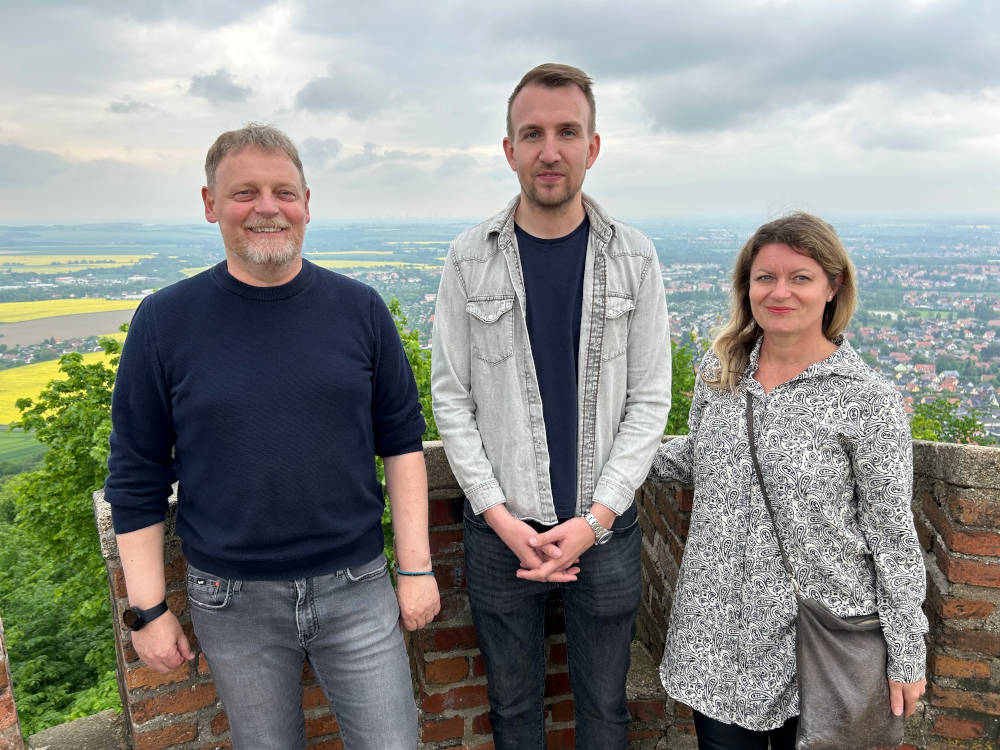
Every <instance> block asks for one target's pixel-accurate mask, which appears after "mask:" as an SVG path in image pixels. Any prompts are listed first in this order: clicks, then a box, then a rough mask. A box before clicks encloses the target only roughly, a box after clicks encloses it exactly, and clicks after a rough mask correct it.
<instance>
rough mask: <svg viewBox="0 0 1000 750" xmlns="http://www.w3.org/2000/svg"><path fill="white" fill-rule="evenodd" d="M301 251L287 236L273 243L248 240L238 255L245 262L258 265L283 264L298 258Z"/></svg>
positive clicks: (298, 245) (296, 243) (300, 247)
mask: <svg viewBox="0 0 1000 750" xmlns="http://www.w3.org/2000/svg"><path fill="white" fill-rule="evenodd" d="M275 245H277V246H275ZM301 252H302V246H301V245H300V244H299V243H298V242H296V241H295V240H294V239H293V238H291V237H289V238H286V239H284V240H283V241H282V242H281V243H273V244H272V241H271V240H266V241H265V242H263V243H260V242H252V243H250V242H248V243H247V244H245V245H244V246H243V248H242V249H241V252H240V253H239V255H240V256H242V258H243V260H245V261H246V262H247V263H253V264H254V265H258V266H284V265H287V264H289V263H291V262H292V261H294V260H295V259H296V258H298V257H299V255H300V254H301Z"/></svg>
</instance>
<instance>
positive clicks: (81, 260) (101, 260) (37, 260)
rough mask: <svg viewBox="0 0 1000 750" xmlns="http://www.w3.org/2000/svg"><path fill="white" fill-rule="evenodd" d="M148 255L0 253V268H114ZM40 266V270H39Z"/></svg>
mask: <svg viewBox="0 0 1000 750" xmlns="http://www.w3.org/2000/svg"><path fill="white" fill-rule="evenodd" d="M152 257H153V256H152V255H149V254H140V255H106V256H103V257H102V256H100V255H82V254H79V253H73V254H67V255H45V254H41V253H39V254H32V255H24V254H21V255H13V254H12V255H8V254H7V253H0V268H6V266H15V268H12V269H11V270H15V271H16V270H18V269H17V268H16V266H27V267H28V268H24V269H23V270H25V271H28V270H30V271H37V272H42V268H44V267H45V266H70V265H72V266H73V267H74V268H114V267H115V266H131V265H132V264H133V263H138V262H139V261H140V260H146V259H147V258H152ZM39 266H41V267H42V268H39Z"/></svg>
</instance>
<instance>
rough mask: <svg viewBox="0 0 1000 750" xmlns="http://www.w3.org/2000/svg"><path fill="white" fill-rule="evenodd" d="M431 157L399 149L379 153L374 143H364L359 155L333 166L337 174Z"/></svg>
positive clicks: (424, 159) (349, 157) (344, 159)
mask: <svg viewBox="0 0 1000 750" xmlns="http://www.w3.org/2000/svg"><path fill="white" fill-rule="evenodd" d="M430 158H431V157H430V155H429V154H423V153H420V152H418V151H404V150H400V149H388V150H384V151H381V152H380V151H379V147H378V145H377V144H374V143H371V142H369V143H366V144H365V145H364V147H363V148H362V151H361V153H360V154H353V155H351V156H348V157H345V158H343V159H341V160H340V161H337V162H334V164H333V166H334V168H335V169H336V170H337V171H338V172H353V171H355V170H358V169H365V168H368V167H371V166H373V165H375V164H376V163H385V162H400V161H426V160H429V159H430Z"/></svg>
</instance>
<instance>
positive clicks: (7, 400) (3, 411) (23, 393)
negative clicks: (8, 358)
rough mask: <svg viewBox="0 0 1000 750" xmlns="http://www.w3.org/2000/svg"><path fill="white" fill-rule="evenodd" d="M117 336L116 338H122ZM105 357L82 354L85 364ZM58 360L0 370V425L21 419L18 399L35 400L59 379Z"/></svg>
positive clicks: (94, 353)
mask: <svg viewBox="0 0 1000 750" xmlns="http://www.w3.org/2000/svg"><path fill="white" fill-rule="evenodd" d="M124 335H125V334H118V335H117V336H116V337H123V336H124ZM106 356H107V355H106V354H105V353H104V352H93V353H91V354H84V355H83V361H84V362H85V363H86V364H90V363H93V362H99V361H101V360H102V359H104V358H105V357H106ZM59 375H60V373H59V360H57V359H53V360H51V361H49V362H38V363H37V364H33V365H24V366H23V367H12V368H11V369H9V370H0V424H10V423H11V422H13V421H14V420H16V419H20V418H21V412H19V411H18V410H17V408H16V407H15V406H14V404H15V403H17V400H18V399H19V398H25V397H28V398H37V397H38V394H39V393H41V392H42V389H44V388H45V386H47V385H48V384H49V381H50V380H55V379H56V378H57V377H59Z"/></svg>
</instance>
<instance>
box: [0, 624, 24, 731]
mask: <svg viewBox="0 0 1000 750" xmlns="http://www.w3.org/2000/svg"><path fill="white" fill-rule="evenodd" d="M0 750H24V741H23V740H22V739H21V725H20V723H19V722H18V720H17V707H16V706H15V705H14V685H13V681H12V680H11V677H10V663H9V662H8V660H7V640H6V639H5V638H4V633H3V619H0Z"/></svg>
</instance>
